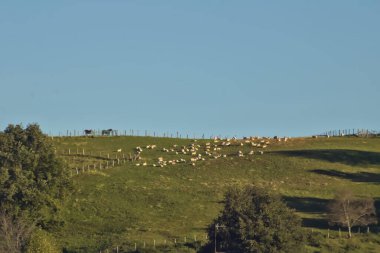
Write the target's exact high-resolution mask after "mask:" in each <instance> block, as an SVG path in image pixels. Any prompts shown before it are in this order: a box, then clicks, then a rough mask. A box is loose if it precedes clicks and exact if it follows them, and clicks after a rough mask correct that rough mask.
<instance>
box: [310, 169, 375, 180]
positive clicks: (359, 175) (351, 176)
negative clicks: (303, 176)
mask: <svg viewBox="0 0 380 253" xmlns="http://www.w3.org/2000/svg"><path fill="white" fill-rule="evenodd" d="M311 172H313V173H317V174H320V175H325V176H330V177H338V178H342V179H347V180H351V181H352V182H367V183H380V174H378V173H371V172H354V173H350V172H343V171H338V170H324V169H315V170H312V171H311Z"/></svg>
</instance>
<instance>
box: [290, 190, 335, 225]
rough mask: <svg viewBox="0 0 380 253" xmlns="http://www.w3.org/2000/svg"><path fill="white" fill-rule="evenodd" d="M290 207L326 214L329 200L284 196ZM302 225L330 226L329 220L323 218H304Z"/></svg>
mask: <svg viewBox="0 0 380 253" xmlns="http://www.w3.org/2000/svg"><path fill="white" fill-rule="evenodd" d="M283 200H284V201H285V203H286V204H287V205H288V207H290V208H293V209H295V210H296V211H297V212H302V213H309V214H325V213H326V212H327V204H328V202H329V200H327V199H319V198H311V197H306V198H303V197H283ZM302 226H303V227H310V228H321V229H325V228H328V222H327V220H326V219H323V218H302Z"/></svg>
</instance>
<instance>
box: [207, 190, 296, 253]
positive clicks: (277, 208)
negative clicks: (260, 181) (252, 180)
mask: <svg viewBox="0 0 380 253" xmlns="http://www.w3.org/2000/svg"><path fill="white" fill-rule="evenodd" d="M302 233H303V232H302V228H301V219H300V218H299V217H297V216H296V215H295V213H294V211H293V210H291V209H289V208H288V207H287V206H286V205H285V203H283V202H282V201H281V199H280V198H279V197H277V196H274V195H272V194H269V193H268V192H267V191H265V190H264V189H261V188H258V187H255V186H246V187H244V188H242V189H237V188H232V189H230V190H229V191H228V192H227V193H226V195H225V200H224V208H223V210H222V211H221V213H220V215H219V217H218V218H217V219H216V220H215V221H214V222H213V224H211V225H210V227H209V238H210V242H211V244H212V245H213V247H215V246H216V248H217V250H223V251H227V252H255V253H267V252H302V249H303V236H302ZM215 239H216V240H215ZM215 241H216V244H215Z"/></svg>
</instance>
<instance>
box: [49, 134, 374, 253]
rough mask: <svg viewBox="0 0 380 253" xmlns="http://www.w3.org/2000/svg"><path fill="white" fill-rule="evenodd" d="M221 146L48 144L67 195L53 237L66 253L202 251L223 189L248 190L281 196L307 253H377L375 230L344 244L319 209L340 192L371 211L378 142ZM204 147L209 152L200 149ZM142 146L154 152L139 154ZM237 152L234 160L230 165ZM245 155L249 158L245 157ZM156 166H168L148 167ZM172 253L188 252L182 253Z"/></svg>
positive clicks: (112, 140)
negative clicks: (67, 176)
mask: <svg viewBox="0 0 380 253" xmlns="http://www.w3.org/2000/svg"><path fill="white" fill-rule="evenodd" d="M261 141H263V142H261ZM222 142H223V141H219V142H217V143H216V142H214V141H213V140H198V141H196V142H194V140H186V139H172V138H152V137H95V138H90V137H71V138H67V137H66V138H54V144H55V146H56V150H57V154H58V155H60V156H62V158H63V159H65V160H66V161H67V163H68V166H69V168H70V169H71V171H72V173H73V181H74V184H75V189H76V190H75V193H74V194H73V195H72V196H71V198H70V200H69V201H68V203H67V204H66V206H65V209H64V216H65V220H66V226H65V227H64V228H63V229H62V230H61V231H58V232H57V233H56V236H57V238H58V239H59V240H60V242H61V243H62V244H63V245H64V246H65V247H66V249H67V251H68V252H99V250H103V251H104V250H105V249H110V250H111V249H112V248H116V246H119V247H120V248H119V250H120V252H124V251H125V252H126V251H127V250H133V249H134V247H135V243H136V246H137V248H138V249H141V248H143V247H144V243H145V247H146V248H148V247H153V245H154V244H155V245H156V246H157V247H159V246H164V245H167V246H168V245H173V244H174V241H176V243H177V244H184V243H185V240H186V242H187V243H189V242H193V241H194V240H195V239H196V240H197V241H201V242H205V241H206V233H205V228H206V227H207V225H208V224H210V222H211V221H212V220H213V218H215V217H216V216H217V214H218V212H219V210H220V208H221V200H222V198H223V194H224V192H225V191H226V189H227V188H228V187H230V186H237V185H245V184H252V183H253V184H256V185H261V186H264V187H266V188H267V189H269V190H271V191H273V192H275V193H277V194H279V195H281V196H283V198H284V200H285V201H286V202H287V203H288V205H289V206H290V207H292V208H294V209H296V210H297V213H298V214H299V215H300V216H301V217H302V218H303V226H304V227H305V233H310V232H312V231H313V233H314V234H316V237H318V238H319V240H312V241H311V242H309V246H307V250H308V251H309V252H327V251H330V252H380V239H379V238H378V237H379V236H378V234H376V233H375V232H376V231H377V227H371V231H373V232H374V233H370V234H365V233H360V234H354V238H353V239H351V240H347V239H344V238H339V233H338V231H337V228H332V227H331V228H329V226H328V223H327V221H326V216H325V215H326V204H327V202H328V200H330V199H331V198H333V197H334V194H335V193H336V191H338V190H340V189H344V188H350V189H352V190H353V191H354V192H355V193H356V194H357V195H359V196H370V197H373V198H375V199H376V200H377V202H376V203H377V207H378V210H379V208H380V207H379V198H380V138H357V137H337V138H318V139H312V138H294V139H290V140H288V141H286V142H285V141H284V140H282V141H281V142H280V141H278V140H273V139H270V140H238V141H233V140H230V141H229V142H230V145H229V146H226V145H222ZM224 142H225V143H224V144H226V141H224ZM267 142H269V144H267ZM206 143H210V145H207V146H209V147H210V148H209V149H206ZM252 143H255V144H260V146H263V145H266V146H267V147H266V148H262V147H254V146H252ZM147 145H156V146H157V147H156V148H154V149H147V148H146V146H147ZM173 145H176V146H173ZM137 146H139V147H141V148H142V149H143V151H142V152H141V154H140V156H141V160H137V161H129V157H130V156H132V157H133V156H134V154H135V153H136V151H135V148H136V147H137ZM182 146H185V147H186V148H185V149H191V147H193V150H195V148H197V149H198V150H196V151H193V152H196V154H193V155H192V154H191V151H187V152H186V151H185V152H186V154H183V153H182V152H181V150H182ZM164 148H165V149H167V150H168V152H165V151H163V149H164ZM214 148H215V149H216V150H214ZM69 149H70V154H69ZM118 149H121V150H122V151H121V152H117V150H118ZM218 149H220V150H218ZM261 150H263V151H264V153H263V154H260V152H259V151H261ZM206 151H207V152H208V153H210V154H211V156H209V155H206ZM239 151H241V153H242V154H243V156H241V157H239V155H238V154H239V153H238V152H239ZM250 151H253V152H254V154H253V155H249V152H250ZM176 152H178V154H176ZM199 154H201V155H202V156H201V157H202V158H204V160H201V159H200V160H199V161H196V162H195V165H194V166H193V165H191V163H192V162H190V158H191V157H193V158H195V157H198V155H199ZM224 156H225V157H224ZM159 157H162V160H164V161H169V160H177V162H175V161H174V163H176V164H174V165H171V164H168V163H167V164H168V165H167V166H164V167H158V165H159V163H158V158H159ZM215 157H217V158H215ZM117 159H119V161H118V160H117ZM180 159H184V160H186V162H185V163H182V162H181V160H180ZM117 161H118V162H117ZM107 162H108V168H107V169H106V168H105V167H106V166H107ZM112 163H114V165H115V166H114V167H112V166H111V165H112ZM118 163H119V164H118ZM144 163H146V164H147V165H146V166H143V164H144ZM94 164H95V166H96V167H95V168H94ZM100 164H102V165H101V166H102V169H100ZM137 164H140V166H137ZM153 164H155V165H156V166H157V167H154V166H153ZM76 168H78V170H77V169H76ZM77 172H78V175H77ZM327 229H329V234H330V237H331V238H329V239H327V238H326V236H327V233H328V230H327ZM354 231H355V232H356V231H357V228H355V229H354ZM362 232H363V228H362ZM344 236H345V231H344V230H342V237H344ZM109 252H111V251H109ZM148 252H149V251H148ZM173 252H194V251H191V249H186V248H184V247H183V248H181V249H180V248H177V249H176V250H175V251H173Z"/></svg>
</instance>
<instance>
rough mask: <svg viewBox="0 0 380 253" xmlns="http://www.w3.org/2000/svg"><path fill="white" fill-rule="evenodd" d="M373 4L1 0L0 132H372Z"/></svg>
mask: <svg viewBox="0 0 380 253" xmlns="http://www.w3.org/2000/svg"><path fill="white" fill-rule="evenodd" d="M379 13H380V2H379V1H375V0H373V1H370V0H368V1H347V0H342V1H222V0H217V1H216V0H215V1H213V0H208V1H204V0H199V1H173V0H172V1H165V0H161V1H153V0H151V1H144V0H141V1H137V0H134V1H127V0H125V1H122V0H110V1H106V0H73V1H69V0H66V1H37V0H36V1H1V2H0V129H4V128H5V126H6V125H7V124H9V123H23V124H24V125H26V124H28V123H30V122H37V123H39V124H40V125H41V127H42V128H43V129H44V131H46V132H51V133H58V132H65V131H66V129H70V130H73V129H76V130H83V129H85V128H94V129H103V128H114V129H126V130H129V129H140V131H143V130H150V131H156V132H171V133H175V132H176V131H179V132H181V133H183V134H185V133H189V134H190V135H193V134H197V135H201V134H203V133H205V134H206V135H212V134H217V135H219V134H221V135H228V136H232V135H238V136H247V135H269V136H272V135H289V136H301V135H310V134H316V133H320V132H323V131H325V130H330V129H339V128H340V129H343V128H369V129H377V130H380V127H379V126H380V117H379V107H380V102H379V101H380V99H379V98H380V29H379V27H380V15H379Z"/></svg>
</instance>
